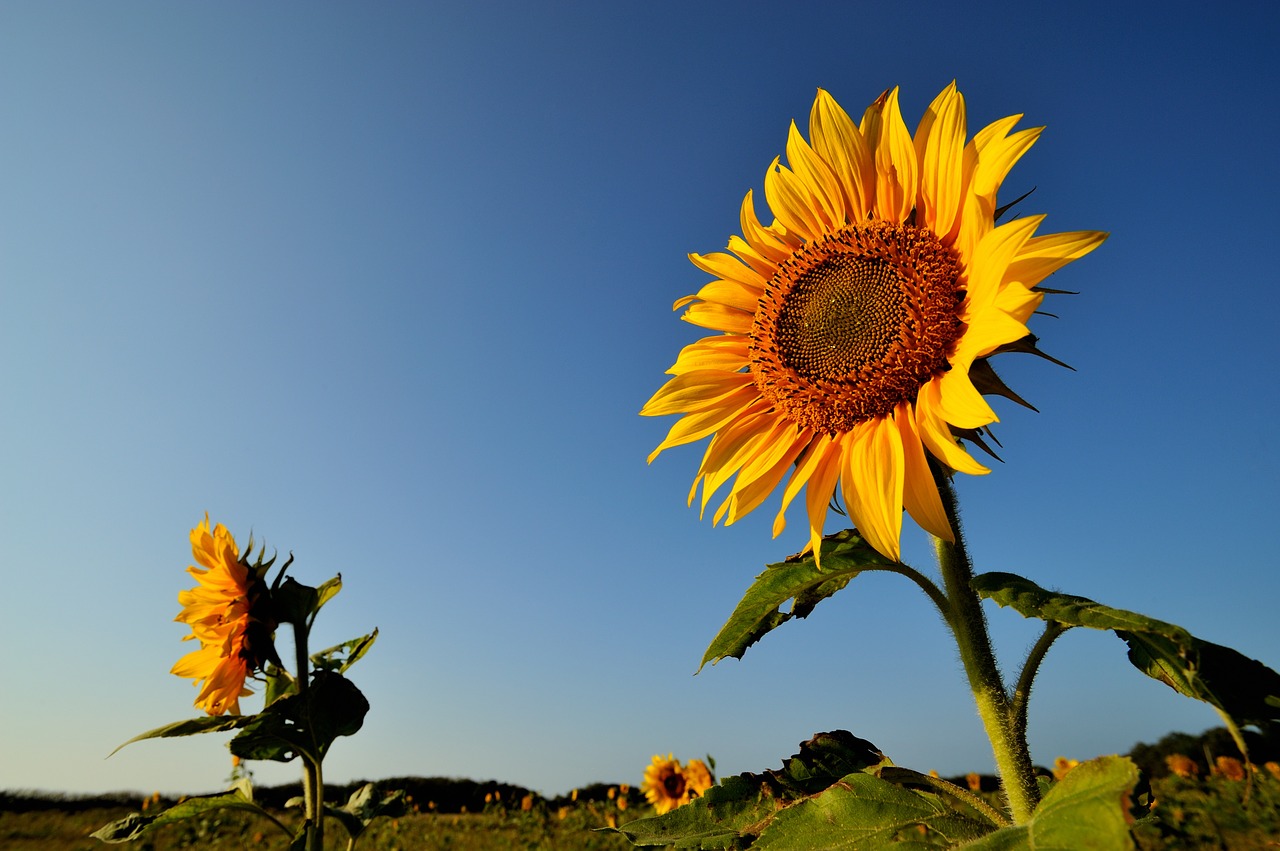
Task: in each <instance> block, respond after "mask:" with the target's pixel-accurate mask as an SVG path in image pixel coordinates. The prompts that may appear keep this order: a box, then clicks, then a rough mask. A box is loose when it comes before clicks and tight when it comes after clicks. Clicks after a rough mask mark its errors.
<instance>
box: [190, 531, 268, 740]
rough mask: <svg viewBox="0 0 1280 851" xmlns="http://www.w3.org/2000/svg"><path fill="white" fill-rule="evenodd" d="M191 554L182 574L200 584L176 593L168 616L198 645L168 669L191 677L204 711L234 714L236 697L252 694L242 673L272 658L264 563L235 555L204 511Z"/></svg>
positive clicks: (224, 533) (237, 708)
mask: <svg viewBox="0 0 1280 851" xmlns="http://www.w3.org/2000/svg"><path fill="white" fill-rule="evenodd" d="M191 553H192V555H193V556H194V557H195V560H196V562H197V563H198V564H199V565H200V566H199V567H195V566H192V567H188V568H187V573H190V574H191V575H192V576H194V577H195V579H196V581H197V582H199V583H200V584H199V585H197V586H196V587H195V588H192V589H191V590H189V591H182V592H179V594H178V602H179V603H181V604H182V611H181V612H179V613H178V616H177V617H176V618H174V620H176V621H179V622H181V623H185V624H188V625H189V626H190V627H191V635H187V636H184V637H183V639H182V640H183V641H190V640H191V639H197V640H198V641H199V642H200V649H199V650H193V651H192V652H190V653H188V654H187V655H186V656H183V657H182V658H181V659H179V660H178V662H177V664H176V665H174V666H173V668H172V670H171V671H170V673H173V674H177V675H178V676H180V677H189V678H190V679H193V680H195V683H194V685H196V686H197V687H198V688H199V689H200V693H199V695H197V696H196V700H195V705H196V706H197V707H199V708H200V709H203V710H204V711H205V712H207V713H209V714H210V715H222V714H223V713H225V712H230V713H231V714H233V715H238V714H239V713H240V698H241V697H246V696H248V695H251V694H253V692H252V691H250V690H249V689H247V688H245V687H244V681H245V678H246V677H248V676H249V674H251V673H252V672H254V671H256V670H259V669H260V668H261V667H262V665H263V664H264V663H265V662H266V661H267V660H268V659H270V660H272V661H277V662H278V660H277V659H276V652H275V648H274V645H273V644H272V634H273V633H274V632H275V628H276V623H275V621H274V620H272V619H271V618H270V617H269V616H268V615H267V614H266V613H265V609H266V603H267V597H266V591H267V587H266V583H265V582H264V574H265V573H266V568H265V567H259V566H255V565H250V564H248V563H246V562H245V561H243V560H241V558H240V551H239V549H238V548H237V547H236V542H235V539H234V538H233V537H232V536H231V533H230V532H228V531H227V529H226V527H224V526H223V525H222V524H221V523H219V524H218V525H217V526H216V527H214V529H213V531H212V532H210V531H209V516H208V515H207V514H206V515H205V518H204V522H203V523H201V524H200V525H199V526H197V527H196V528H194V529H192V530H191Z"/></svg>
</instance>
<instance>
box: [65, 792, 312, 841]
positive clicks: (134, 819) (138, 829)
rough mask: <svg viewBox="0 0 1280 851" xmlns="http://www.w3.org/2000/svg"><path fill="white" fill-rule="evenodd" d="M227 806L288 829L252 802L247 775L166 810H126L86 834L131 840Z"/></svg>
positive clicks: (102, 837)
mask: <svg viewBox="0 0 1280 851" xmlns="http://www.w3.org/2000/svg"><path fill="white" fill-rule="evenodd" d="M228 809H230V810H246V811H248V812H251V813H256V814H258V815H260V816H264V817H266V818H268V819H270V820H271V821H273V822H275V823H276V825H278V826H279V827H280V828H281V829H282V830H284V831H285V832H286V833H289V832H290V831H289V830H288V829H286V828H285V827H284V825H282V824H280V822H279V821H278V820H277V819H276V818H275V816H273V815H271V814H270V813H269V812H267V811H266V810H264V809H263V808H262V807H260V806H258V805H257V804H255V803H254V802H253V787H252V786H251V785H250V783H249V778H247V777H245V778H241V779H240V780H237V781H236V783H235V784H234V785H233V786H232V787H231V788H230V789H229V790H228V791H226V792H218V793H215V794H213V795H197V796H195V797H192V798H186V799H185V800H183V801H181V802H179V803H177V804H174V805H173V806H172V807H169V808H168V809H167V810H164V811H163V812H159V813H156V814H155V815H151V816H148V815H143V814H142V813H130V814H129V815H127V816H125V817H124V818H122V819H118V820H116V821H113V822H111V823H110V824H108V825H105V826H103V827H102V828H100V829H98V830H96V831H94V832H93V833H91V834H89V835H90V836H92V837H94V838H95V839H101V840H102V841H103V842H110V843H120V842H132V841H133V840H135V839H138V838H140V837H141V836H143V835H144V834H146V833H147V832H148V831H150V830H152V829H153V828H157V827H161V826H162V825H166V824H171V823H173V822H175V821H182V820H183V819H189V818H192V817H193V816H198V815H203V814H204V813H207V812H210V811H212V810H228Z"/></svg>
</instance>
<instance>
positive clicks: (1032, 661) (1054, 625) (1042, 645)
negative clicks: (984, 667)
mask: <svg viewBox="0 0 1280 851" xmlns="http://www.w3.org/2000/svg"><path fill="white" fill-rule="evenodd" d="M1069 629H1071V627H1070V626H1068V625H1067V624H1063V623H1059V622H1058V621H1047V622H1046V623H1045V625H1044V632H1042V633H1040V638H1039V639H1037V640H1036V643H1035V644H1033V645H1032V646H1031V651H1030V652H1029V653H1027V660H1026V661H1025V662H1023V663H1022V671H1021V672H1020V673H1019V674H1018V685H1017V686H1016V687H1015V688H1014V690H1013V702H1012V704H1011V705H1010V707H1009V711H1010V712H1011V713H1012V717H1013V733H1014V735H1015V736H1017V737H1018V738H1019V739H1021V740H1023V741H1026V738H1027V705H1028V704H1029V703H1030V702H1031V683H1032V681H1034V680H1035V678H1036V673H1037V672H1038V671H1039V670H1040V663H1041V662H1043V661H1044V656H1045V654H1046V653H1048V652H1049V648H1050V647H1051V646H1052V645H1053V642H1054V641H1056V640H1057V638H1058V636H1060V635H1062V634H1063V633H1064V632H1066V631H1067V630H1069Z"/></svg>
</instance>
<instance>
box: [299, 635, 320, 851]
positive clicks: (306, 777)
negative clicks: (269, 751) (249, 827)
mask: <svg viewBox="0 0 1280 851" xmlns="http://www.w3.org/2000/svg"><path fill="white" fill-rule="evenodd" d="M292 626H293V647H294V651H295V653H296V655H297V663H298V672H297V674H298V680H297V682H298V698H299V701H298V702H299V703H302V704H303V705H305V703H306V695H307V689H308V687H309V685H310V682H311V657H310V656H309V655H308V653H307V632H308V629H307V624H306V622H305V621H304V622H301V623H298V622H295V623H293V624H292ZM301 757H302V800H303V809H304V813H305V817H306V822H305V825H304V829H305V830H306V845H305V848H306V849H307V851H323V849H324V779H323V776H322V775H321V773H320V760H319V758H318V757H317V758H316V759H314V760H313V759H311V758H310V757H309V756H308V755H307V754H301Z"/></svg>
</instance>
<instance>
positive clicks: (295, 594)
mask: <svg viewBox="0 0 1280 851" xmlns="http://www.w3.org/2000/svg"><path fill="white" fill-rule="evenodd" d="M319 599H320V592H319V590H317V589H315V588H312V587H311V586H310V585H303V584H302V583H301V582H299V581H298V580H296V579H294V578H293V577H292V576H286V577H285V578H284V581H283V582H281V583H280V586H279V587H278V588H275V589H273V590H272V592H271V602H272V605H273V607H274V610H275V616H276V618H277V619H278V620H279V621H280V622H281V623H288V624H293V625H294V627H302V626H304V625H306V624H308V623H309V619H310V618H311V614H312V613H313V612H314V611H315V610H316V608H317V601H318V600H319Z"/></svg>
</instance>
